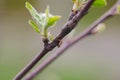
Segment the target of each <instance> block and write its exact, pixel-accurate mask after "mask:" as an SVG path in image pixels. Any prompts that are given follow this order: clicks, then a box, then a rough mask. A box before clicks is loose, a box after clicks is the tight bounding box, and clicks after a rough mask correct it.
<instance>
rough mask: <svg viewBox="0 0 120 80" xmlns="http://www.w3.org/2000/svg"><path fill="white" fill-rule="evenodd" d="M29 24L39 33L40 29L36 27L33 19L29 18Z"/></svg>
mask: <svg viewBox="0 0 120 80" xmlns="http://www.w3.org/2000/svg"><path fill="white" fill-rule="evenodd" d="M29 24H30V25H31V26H32V27H33V29H34V30H35V31H36V32H38V33H40V29H39V28H38V26H37V24H36V23H35V22H34V21H33V20H29Z"/></svg>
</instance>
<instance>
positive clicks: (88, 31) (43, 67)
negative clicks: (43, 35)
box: [25, 0, 120, 80]
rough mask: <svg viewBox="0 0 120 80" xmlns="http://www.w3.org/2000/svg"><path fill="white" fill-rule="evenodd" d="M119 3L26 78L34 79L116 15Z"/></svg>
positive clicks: (119, 1)
mask: <svg viewBox="0 0 120 80" xmlns="http://www.w3.org/2000/svg"><path fill="white" fill-rule="evenodd" d="M117 5H120V0H118V1H117V2H116V4H115V5H114V6H113V7H112V8H111V9H110V10H108V11H107V12H106V13H105V14H104V15H103V16H101V17H100V18H99V19H98V20H96V21H95V22H94V23H93V24H92V25H90V26H89V28H88V29H86V30H85V31H84V32H83V33H82V34H80V35H78V36H77V37H75V38H74V39H73V40H70V41H67V42H65V43H64V44H63V45H62V46H61V47H60V48H59V49H58V50H57V51H56V52H55V53H53V54H52V55H51V56H50V57H48V58H47V59H46V60H44V61H43V62H42V63H41V64H40V65H39V66H38V67H37V68H36V69H35V70H33V71H32V72H31V73H30V74H29V75H28V76H27V77H26V79H25V80H32V79H33V78H34V77H35V76H36V75H37V74H38V73H40V72H42V71H43V70H44V69H45V68H46V67H47V66H48V65H50V64H51V63H52V62H53V61H54V60H55V59H56V58H58V57H59V56H60V55H61V54H63V52H65V51H66V50H67V49H68V48H70V47H72V46H73V45H74V44H75V43H77V42H78V41H80V40H82V39H84V38H85V37H87V36H89V35H90V34H92V33H91V32H92V30H94V29H95V28H96V27H97V25H98V24H100V23H101V22H104V21H105V20H107V19H108V18H110V17H112V16H114V15H115V14H116V13H115V11H116V8H117Z"/></svg>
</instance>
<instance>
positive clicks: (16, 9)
mask: <svg viewBox="0 0 120 80" xmlns="http://www.w3.org/2000/svg"><path fill="white" fill-rule="evenodd" d="M25 1H26V0H0V80H12V78H13V77H14V76H15V75H16V74H17V73H18V72H19V71H20V70H21V69H22V68H23V67H24V66H25V65H26V64H27V63H28V62H29V61H30V60H31V59H32V58H33V57H34V56H35V55H36V54H37V53H38V52H39V51H40V50H41V49H42V48H43V43H42V41H41V38H40V35H39V34H37V33H36V32H35V31H34V30H33V29H32V28H31V27H30V26H29V24H28V20H29V19H31V16H30V14H29V13H28V11H27V9H26V8H25ZM28 1H29V2H30V3H31V4H32V5H33V6H34V7H35V8H36V9H37V10H38V11H39V12H44V10H45V8H46V6H47V5H49V6H50V11H51V13H52V14H55V15H56V14H57V15H61V16H62V18H61V20H59V22H58V24H57V25H56V27H54V29H51V30H52V33H53V34H54V35H57V33H58V32H60V30H61V28H62V27H61V26H62V25H63V24H64V23H65V21H66V19H67V17H68V15H69V12H70V10H71V8H72V2H71V0H28ZM107 1H108V6H106V7H104V8H93V7H92V8H91V9H90V12H89V14H88V15H86V16H85V17H84V19H82V20H81V22H80V23H79V25H78V26H77V33H76V35H77V34H79V33H80V32H81V31H82V30H83V29H85V28H86V27H87V26H88V25H89V24H90V23H92V22H93V21H94V20H96V19H97V18H99V17H100V16H101V15H102V14H103V13H104V12H105V11H107V10H108V9H109V8H110V7H111V6H112V5H113V4H114V3H115V2H116V0H107ZM105 23H106V25H107V29H106V30H105V31H104V32H103V33H101V34H98V35H94V36H90V37H87V38H86V39H84V40H82V41H80V42H79V43H77V44H76V45H74V46H73V47H72V48H70V49H69V50H68V51H66V52H65V53H64V54H63V55H62V56H61V57H59V59H57V60H56V61H55V62H54V63H53V64H51V65H50V66H49V67H48V68H47V69H45V70H44V71H43V73H42V74H40V75H39V76H37V78H36V79H35V80H120V16H115V17H113V18H111V19H109V20H107V21H106V22H105ZM52 52H54V50H53V51H52ZM52 52H51V53H52ZM49 54H50V53H49Z"/></svg>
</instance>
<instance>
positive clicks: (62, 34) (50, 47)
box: [14, 0, 94, 80]
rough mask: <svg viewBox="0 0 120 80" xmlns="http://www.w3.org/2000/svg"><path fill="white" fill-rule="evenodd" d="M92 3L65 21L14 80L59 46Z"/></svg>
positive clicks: (91, 1) (19, 79)
mask: <svg viewBox="0 0 120 80" xmlns="http://www.w3.org/2000/svg"><path fill="white" fill-rule="evenodd" d="M93 2H94V0H89V1H88V2H87V3H86V5H85V6H84V7H83V9H81V10H80V11H79V12H78V13H77V14H76V15H75V16H74V17H73V18H72V19H71V20H69V21H67V22H66V24H65V25H64V26H63V29H62V31H61V32H60V34H59V35H58V36H57V37H56V38H55V39H54V40H53V41H52V42H51V43H50V44H48V45H47V46H45V47H44V49H43V50H42V52H40V53H39V54H38V55H37V56H36V57H35V58H34V59H33V60H32V61H31V62H30V63H29V64H28V65H27V66H26V67H25V68H24V69H23V70H22V71H21V72H19V73H18V74H17V75H16V76H15V78H14V80H21V79H22V78H23V77H24V76H25V75H26V74H27V73H28V72H29V71H30V70H31V69H32V68H33V67H34V66H35V65H36V64H37V63H38V61H39V60H41V59H42V58H43V57H44V55H46V54H47V53H48V52H49V51H51V50H53V49H54V48H55V47H56V46H59V43H60V42H61V40H62V39H63V38H64V37H65V36H66V35H67V34H69V33H70V32H71V31H72V30H73V29H74V28H75V27H76V25H77V23H78V22H79V20H80V19H81V18H82V17H84V15H85V14H86V13H87V11H88V9H89V8H90V6H91V5H92V3H93Z"/></svg>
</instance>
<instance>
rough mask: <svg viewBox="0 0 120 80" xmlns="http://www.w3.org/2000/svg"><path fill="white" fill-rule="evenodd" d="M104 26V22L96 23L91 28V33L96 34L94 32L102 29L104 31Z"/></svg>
mask: <svg viewBox="0 0 120 80" xmlns="http://www.w3.org/2000/svg"><path fill="white" fill-rule="evenodd" d="M105 28H106V25H105V23H100V24H98V25H97V27H95V28H94V29H93V30H92V32H91V33H92V34H96V33H100V32H102V31H104V30H105Z"/></svg>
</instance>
